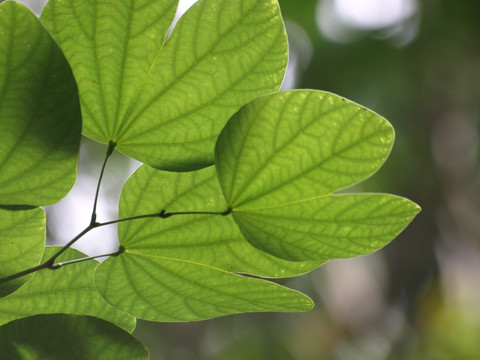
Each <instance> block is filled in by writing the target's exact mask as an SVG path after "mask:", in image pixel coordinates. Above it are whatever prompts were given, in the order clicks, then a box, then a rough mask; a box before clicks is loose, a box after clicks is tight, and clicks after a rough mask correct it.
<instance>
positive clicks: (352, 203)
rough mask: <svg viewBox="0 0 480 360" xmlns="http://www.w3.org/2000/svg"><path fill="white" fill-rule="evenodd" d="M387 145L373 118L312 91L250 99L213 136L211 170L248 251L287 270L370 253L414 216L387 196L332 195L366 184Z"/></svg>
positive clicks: (387, 131) (387, 128) (408, 205)
mask: <svg viewBox="0 0 480 360" xmlns="http://www.w3.org/2000/svg"><path fill="white" fill-rule="evenodd" d="M393 140H394V132H393V128H392V127H391V125H390V124H389V123H388V122H387V121H386V120H385V119H383V118H382V117H380V116H378V115H376V114H375V113H373V112H371V111H369V110H367V109H365V108H363V107H361V106H359V105H357V104H354V103H352V102H350V101H347V100H345V99H343V98H340V97H338V96H336V95H333V94H330V93H325V92H321V91H290V92H284V93H280V94H274V95H268V96H264V97H262V98H258V99H256V100H254V101H253V102H251V103H249V104H248V105H246V106H244V107H243V108H242V109H241V110H240V111H239V112H238V113H237V114H235V115H234V116H233V117H232V118H231V119H230V121H229V122H228V124H227V125H226V126H225V128H224V130H223V131H222V133H221V134H220V136H219V138H218V141H217V145H216V149H215V161H216V166H217V173H218V177H219V180H220V184H221V187H222V191H223V193H224V195H225V198H226V200H227V203H228V205H229V207H230V208H232V209H233V212H232V214H233V218H234V219H235V221H236V222H237V224H238V225H239V227H240V229H241V230H242V233H243V234H244V236H245V237H246V238H247V240H248V241H250V242H251V243H252V244H253V245H254V246H256V247H258V248H259V249H261V250H263V251H266V252H268V253H270V254H273V255H275V256H278V257H280V258H283V259H287V260H299V261H305V260H322V259H323V260H327V259H331V258H338V257H350V256H356V255H360V254H366V253H369V252H372V251H375V250H377V249H379V248H381V247H383V246H384V245H386V244H387V243H388V242H390V241H391V240H392V239H393V238H394V237H395V236H396V235H398V234H399V233H400V232H401V231H402V230H403V229H404V228H405V226H407V225H408V223H409V222H410V221H411V220H412V219H413V217H415V215H416V214H417V213H418V211H419V207H418V206H417V205H415V204H413V203H412V202H410V201H409V200H407V199H403V198H399V197H395V196H392V195H386V194H369V195H367V194H365V195H357V194H352V195H333V194H332V193H333V192H334V191H337V190H340V189H343V188H345V187H348V186H351V185H354V184H357V183H358V182H360V181H362V180H364V179H366V178H368V177H369V176H371V175H372V174H373V173H374V172H376V171H377V170H378V168H379V167H380V166H381V165H382V164H383V163H384V161H385V160H386V158H387V157H388V154H389V153H390V149H391V146H392V144H393Z"/></svg>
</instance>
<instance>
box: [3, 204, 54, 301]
mask: <svg viewBox="0 0 480 360" xmlns="http://www.w3.org/2000/svg"><path fill="white" fill-rule="evenodd" d="M44 246H45V212H44V211H43V210H42V209H39V208H35V209H31V210H15V211H12V210H4V209H0V278H3V277H7V276H9V275H12V274H15V273H17V272H20V271H22V270H25V269H28V268H30V267H34V266H36V265H38V264H39V263H40V259H41V258H42V254H43V249H44ZM28 279H29V277H22V278H18V279H15V280H11V281H9V282H6V283H3V284H0V296H5V295H7V294H9V293H11V292H12V291H14V290H16V289H17V288H18V287H19V286H20V285H22V284H23V283H24V282H25V281H26V280H28Z"/></svg>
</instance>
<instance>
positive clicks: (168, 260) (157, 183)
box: [95, 166, 320, 321]
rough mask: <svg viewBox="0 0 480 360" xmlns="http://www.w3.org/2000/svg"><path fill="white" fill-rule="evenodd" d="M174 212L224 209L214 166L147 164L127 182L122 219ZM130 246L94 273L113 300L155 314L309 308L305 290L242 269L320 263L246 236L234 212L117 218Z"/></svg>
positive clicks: (301, 269)
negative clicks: (178, 168) (185, 168)
mask: <svg viewBox="0 0 480 360" xmlns="http://www.w3.org/2000/svg"><path fill="white" fill-rule="evenodd" d="M162 209H166V210H167V212H175V211H211V212H222V211H225V210H226V204H225V200H224V199H223V197H222V194H221V191H220V188H219V185H218V181H217V179H216V175H215V169H214V168H207V169H203V170H200V171H196V172H190V173H167V172H162V171H158V170H154V169H151V168H149V167H147V166H143V167H141V168H140V169H139V170H137V172H136V173H135V174H134V175H132V177H131V178H130V179H129V180H128V182H127V183H126V185H125V187H124V190H123V192H122V195H121V198H120V215H119V216H120V218H124V217H130V216H137V215H144V214H149V213H156V212H157V213H159V212H160V211H161V210H162ZM119 238H120V244H121V246H123V247H124V248H125V252H124V253H123V254H121V255H120V256H118V257H115V258H110V259H107V260H106V261H105V262H104V263H102V264H101V265H100V266H99V268H98V269H97V271H96V272H95V282H96V285H97V288H98V289H99V291H100V292H101V293H102V295H103V296H104V297H105V298H106V299H107V301H109V302H110V303H111V304H113V305H114V306H115V307H118V308H119V309H121V310H123V311H126V312H128V313H130V314H132V315H135V316H137V317H141V318H145V319H148V320H156V321H192V320H201V319H207V318H213V317H218V316H222V315H227V314H234V313H241V312H253V311H304V310H309V309H310V308H311V306H312V304H311V301H310V299H308V298H307V297H306V296H304V295H303V294H300V293H298V292H295V291H292V290H290V289H287V288H284V287H281V286H279V285H276V284H274V283H271V282H267V281H265V280H262V279H254V278H251V277H244V276H240V275H238V274H236V273H247V274H254V275H257V276H266V277H280V276H293V275H298V274H301V273H305V272H306V271H309V270H311V269H313V268H314V267H316V266H319V265H320V263H313V262H311V263H290V262H287V261H283V260H280V259H277V258H274V257H272V256H270V255H267V254H264V253H261V252H260V251H258V250H256V249H255V248H254V247H252V246H251V245H250V244H248V242H247V241H246V240H245V239H243V237H242V235H241V234H240V232H239V231H238V228H237V226H236V225H235V223H234V222H233V221H232V219H231V217H230V216H222V215H207V214H191V215H177V216H171V217H168V218H166V219H161V218H158V217H157V218H146V219H138V220H134V221H127V222H123V223H120V224H119Z"/></svg>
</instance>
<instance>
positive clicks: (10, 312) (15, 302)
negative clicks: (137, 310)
mask: <svg viewBox="0 0 480 360" xmlns="http://www.w3.org/2000/svg"><path fill="white" fill-rule="evenodd" d="M58 249H59V247H47V248H46V249H45V254H44V256H43V258H44V260H46V259H48V258H50V257H51V256H52V255H53V254H54V253H56V252H57V251H58ZM84 256H86V255H84V254H82V253H81V252H80V251H77V250H74V249H68V250H67V251H66V252H65V253H63V254H62V255H61V256H60V257H59V261H67V260H73V259H77V258H81V257H84ZM97 265H98V261H96V260H89V261H85V262H81V263H78V264H72V265H68V266H65V267H61V268H60V269H57V270H41V271H39V272H37V273H35V274H34V276H33V277H32V279H31V280H30V281H29V282H27V283H25V284H24V285H23V286H22V287H20V288H19V289H18V290H17V291H15V292H13V293H12V294H10V295H8V296H6V297H3V298H1V299H0V324H5V323H7V322H10V321H12V320H15V319H20V318H24V317H28V316H32V315H37V314H54V313H65V314H76V315H91V316H96V317H99V318H102V319H105V320H108V321H110V322H112V323H114V324H115V325H117V326H119V327H121V328H123V329H125V330H126V331H129V332H131V331H133V329H134V328H135V318H134V317H132V316H130V315H127V314H125V313H123V312H121V311H119V310H117V309H115V308H113V307H112V306H110V305H109V304H108V303H106V302H105V300H103V298H102V297H101V296H100V294H99V293H98V292H97V290H96V289H95V285H94V283H93V272H94V270H95V267H96V266H97Z"/></svg>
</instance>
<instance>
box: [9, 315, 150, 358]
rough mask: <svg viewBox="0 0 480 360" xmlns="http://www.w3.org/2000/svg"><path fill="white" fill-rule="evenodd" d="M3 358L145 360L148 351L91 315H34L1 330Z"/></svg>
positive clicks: (131, 337) (126, 335) (117, 329)
mask: <svg viewBox="0 0 480 360" xmlns="http://www.w3.org/2000/svg"><path fill="white" fill-rule="evenodd" d="M0 348H1V349H2V354H1V355H2V358H4V359H11V360H16V359H50V360H63V359H72V360H74V359H78V360H85V359H99V360H100V359H101V360H109V359H111V360H121V359H124V360H146V359H148V351H147V349H146V348H145V347H144V346H143V345H142V344H141V343H140V342H139V341H138V340H137V339H135V338H134V337H133V336H132V335H130V334H129V333H127V332H126V331H125V330H122V329H120V328H118V327H116V326H115V325H113V324H111V323H109V322H107V321H105V320H102V319H97V318H94V317H90V316H78V315H65V314H53V315H37V316H32V317H28V318H25V319H21V320H15V321H13V322H11V323H9V324H7V325H4V326H2V327H0Z"/></svg>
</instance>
